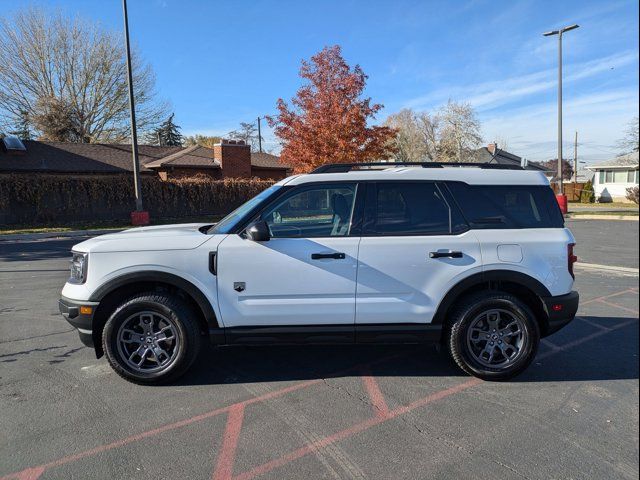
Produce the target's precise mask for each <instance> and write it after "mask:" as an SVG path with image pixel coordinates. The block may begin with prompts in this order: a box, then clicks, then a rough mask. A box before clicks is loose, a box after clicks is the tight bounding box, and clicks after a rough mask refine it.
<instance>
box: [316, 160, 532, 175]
mask: <svg viewBox="0 0 640 480" xmlns="http://www.w3.org/2000/svg"><path fill="white" fill-rule="evenodd" d="M361 167H384V168H395V167H422V168H444V167H474V168H481V169H488V170H524V168H522V166H520V165H501V164H498V163H472V162H459V163H445V162H373V163H328V164H326V165H321V166H319V167H318V168H316V169H315V170H313V171H312V172H311V173H312V174H315V173H346V172H350V171H351V170H358V169H360V168H361Z"/></svg>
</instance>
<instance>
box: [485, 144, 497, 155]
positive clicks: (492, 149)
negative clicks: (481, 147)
mask: <svg viewBox="0 0 640 480" xmlns="http://www.w3.org/2000/svg"><path fill="white" fill-rule="evenodd" d="M487 150H489V153H490V154H491V155H495V154H496V144H495V143H490V144H489V145H487Z"/></svg>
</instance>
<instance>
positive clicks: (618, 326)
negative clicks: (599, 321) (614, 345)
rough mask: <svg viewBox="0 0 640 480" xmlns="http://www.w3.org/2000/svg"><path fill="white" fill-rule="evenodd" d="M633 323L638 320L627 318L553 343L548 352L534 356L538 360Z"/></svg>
mask: <svg viewBox="0 0 640 480" xmlns="http://www.w3.org/2000/svg"><path fill="white" fill-rule="evenodd" d="M634 323H638V321H637V320H636V319H635V318H634V319H632V320H629V321H628V322H623V323H619V324H617V325H614V326H613V327H610V328H609V329H607V330H600V331H598V332H595V333H592V334H591V335H587V336H586V337H582V338H578V339H577V340H574V341H572V342H568V343H565V344H564V345H555V344H554V346H555V348H554V349H553V350H550V351H548V352H545V353H542V354H540V355H538V356H537V357H536V358H537V359H538V360H540V359H543V358H547V357H550V356H551V355H555V354H556V353H560V352H563V351H565V350H569V349H571V348H573V347H576V346H578V345H581V344H583V343H586V342H588V341H590V340H593V339H594V338H598V337H601V336H602V335H606V334H608V333H611V332H612V331H614V330H618V329H620V328H624V327H627V326H629V325H631V324H634Z"/></svg>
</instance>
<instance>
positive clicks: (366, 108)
mask: <svg viewBox="0 0 640 480" xmlns="http://www.w3.org/2000/svg"><path fill="white" fill-rule="evenodd" d="M300 76H301V77H302V78H303V79H304V80H306V83H305V84H304V85H303V86H302V87H301V88H300V89H299V90H298V92H297V94H296V96H295V97H294V98H293V99H292V100H291V103H292V104H293V106H292V107H290V106H289V105H288V104H287V103H286V102H285V101H284V100H282V99H281V98H280V99H278V105H277V107H278V111H279V114H278V115H277V116H276V117H275V118H269V119H268V120H269V124H270V125H271V127H273V128H274V129H275V134H276V135H277V136H278V137H279V138H280V140H281V141H282V152H281V154H280V158H281V161H282V163H284V164H287V165H291V166H292V167H293V171H294V173H304V172H309V171H311V170H313V169H314V168H316V167H318V166H320V165H323V164H325V163H356V162H371V161H376V160H380V159H386V158H388V157H389V155H390V154H391V153H392V150H391V149H392V147H391V142H390V140H391V139H392V138H393V137H394V135H395V131H394V130H393V129H391V128H389V127H383V126H368V125H367V121H368V120H369V119H373V118H374V117H375V114H376V113H377V112H378V111H379V110H380V109H381V108H382V107H383V106H382V105H381V104H378V103H376V104H371V99H370V98H361V95H362V92H363V90H364V87H365V84H366V80H367V75H365V73H364V72H363V71H362V69H361V68H360V66H359V65H356V66H355V67H354V68H351V67H350V66H349V65H348V64H347V63H346V62H345V60H344V58H343V57H342V52H341V49H340V47H339V46H337V45H336V46H333V47H325V48H324V49H323V50H322V51H321V52H319V53H317V54H316V55H314V56H313V57H311V61H306V60H303V61H302V67H301V68H300Z"/></svg>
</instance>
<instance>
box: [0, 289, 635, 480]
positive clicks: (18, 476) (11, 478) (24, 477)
mask: <svg viewBox="0 0 640 480" xmlns="http://www.w3.org/2000/svg"><path fill="white" fill-rule="evenodd" d="M626 293H634V294H636V293H637V289H626V290H623V291H620V292H616V293H613V294H610V295H605V296H602V297H598V298H593V299H590V300H586V301H584V302H582V305H586V304H589V303H593V302H599V301H602V300H607V299H610V298H613V297H616V296H619V295H624V294H626ZM605 303H607V304H609V303H610V302H605ZM611 306H613V307H619V308H623V309H626V307H621V306H620V305H616V304H613V303H611ZM634 313H636V314H637V313H638V312H637V311H634ZM634 322H636V320H631V321H629V322H624V323H622V324H618V325H615V326H613V327H610V329H609V330H602V331H599V332H596V333H594V334H591V335H588V336H586V337H583V338H580V339H578V340H575V341H573V342H569V343H567V344H565V345H562V346H558V347H557V348H556V349H554V350H552V351H550V352H546V353H545V354H542V355H540V356H539V357H538V358H546V357H548V356H550V355H553V354H556V353H558V352H561V351H564V350H568V349H570V348H573V347H575V346H577V345H580V344H582V343H584V342H587V341H589V340H592V339H593V338H597V337H599V336H601V335H605V334H607V333H609V332H610V331H611V330H616V329H619V328H623V327H625V326H627V325H630V324H632V323H634ZM403 355H404V354H403V353H401V354H396V355H390V356H388V357H385V358H382V359H378V360H375V361H373V362H370V363H368V364H366V365H367V366H369V368H370V366H371V365H375V364H379V363H383V362H386V361H389V360H391V359H393V358H396V357H400V356H403ZM362 368H363V366H362V365H360V366H354V367H350V368H348V369H346V370H344V371H342V372H337V373H335V374H333V376H339V375H343V374H345V373H347V372H350V371H354V370H356V371H357V370H358V369H362ZM363 381H364V382H365V388H366V389H367V392H368V394H369V396H370V397H371V399H372V402H373V403H374V405H376V406H378V407H379V406H380V405H384V406H383V407H382V408H383V410H382V411H386V412H387V413H386V414H385V415H384V416H382V415H377V416H375V417H373V418H371V419H369V420H366V421H365V422H362V423H360V424H357V425H354V426H352V427H350V428H348V429H345V430H342V431H341V432H338V433H336V434H334V435H331V436H329V437H325V438H324V439H321V440H319V441H317V442H313V443H312V444H310V445H311V446H313V445H315V447H312V450H310V451H313V450H316V449H318V448H322V446H323V445H324V444H325V443H323V442H328V443H326V445H329V444H331V443H335V442H337V441H339V440H340V439H342V438H347V437H348V436H351V435H354V434H355V433H358V432H359V431H362V430H365V429H367V428H370V427H372V426H374V425H377V424H379V423H382V422H384V421H387V420H390V419H392V418H395V417H396V416H398V415H402V414H404V413H406V412H408V411H411V410H413V409H415V408H418V407H419V406H422V405H426V404H427V403H431V402H432V401H436V400H438V399H440V398H444V397H447V396H449V395H452V394H453V393H457V391H452V392H451V393H449V390H455V389H456V388H458V387H464V388H462V389H466V388H470V387H471V386H474V385H475V384H478V383H481V381H480V380H478V379H471V380H469V381H468V382H465V383H463V384H461V385H459V386H458V387H452V388H451V389H447V390H443V391H441V392H438V393H435V394H433V395H430V396H428V397H425V398H423V399H421V400H418V401H416V402H413V403H411V404H409V405H407V406H405V407H399V408H397V409H395V410H391V411H389V410H388V407H386V403H384V404H380V403H377V404H376V402H379V401H380V399H382V401H383V402H384V397H383V396H382V393H381V392H380V390H379V387H378V386H377V382H376V381H375V379H373V377H370V379H369V380H363ZM321 382H322V379H314V380H308V381H304V382H300V383H297V384H294V385H291V386H289V387H285V388H282V389H279V390H275V391H272V392H269V393H266V394H264V395H259V396H257V397H253V398H250V399H247V400H243V401H241V402H237V403H234V404H232V405H228V406H226V407H221V408H218V409H215V410H211V411H210V412H206V413H203V414H200V415H196V416H194V417H191V418H187V419H184V420H180V421H178V422H174V423H171V424H167V425H164V426H162V427H158V428H155V429H152V430H148V431H146V432H142V433H139V434H136V435H131V436H129V437H126V438H124V439H121V440H116V441H114V442H112V443H109V444H106V445H101V446H98V447H95V448H92V449H90V450H85V451H83V452H80V453H76V454H73V455H69V456H66V457H62V458H60V459H58V460H54V461H52V462H48V463H45V464H42V465H39V466H36V467H29V468H26V469H24V470H21V471H19V472H15V473H12V474H9V475H5V476H3V477H0V480H37V479H38V478H39V477H40V476H41V475H42V474H43V473H44V472H45V471H46V470H48V469H50V468H54V467H58V466H61V465H64V464H67V463H71V462H75V461H77V460H80V459H82V458H85V457H89V456H92V455H95V454H98V453H101V452H104V451H108V450H111V449H114V448H118V447H121V446H124V445H127V444H129V443H132V442H136V441H139V440H143V439H145V438H148V437H151V436H153V435H158V434H160V433H163V432H166V431H170V430H174V429H177V428H180V427H183V426H186V425H190V424H192V423H196V422H200V421H202V420H205V419H207V418H211V417H214V416H216V415H220V414H222V413H225V412H230V411H231V410H232V409H233V410H235V414H234V415H236V416H237V415H238V411H240V410H241V411H242V413H243V412H244V409H245V407H246V406H248V405H252V404H254V403H259V402H263V401H266V400H269V399H271V398H276V397H278V396H282V395H286V394H287V393H290V392H293V391H296V390H300V389H303V388H307V387H310V386H312V385H316V384H318V383H321ZM467 384H470V385H468V386H467ZM376 389H377V392H376ZM376 399H377V400H376ZM230 417H231V415H230ZM234 422H235V421H234ZM241 423H242V422H241V421H240V426H241ZM227 428H230V427H229V420H228V421H227ZM233 431H234V430H233V429H231V430H230V436H231V440H229V441H228V444H229V446H228V447H227V449H228V450H229V451H232V455H228V456H227V457H226V459H225V460H224V461H223V465H224V469H221V471H224V472H228V475H229V476H228V477H222V478H230V475H231V473H232V470H233V462H230V463H231V467H230V468H228V467H227V466H226V464H227V463H229V460H233V458H234V456H235V449H236V447H237V440H238V439H237V438H236V439H235V444H234V442H233V441H232V440H233V435H231V433H233ZM348 432H352V433H348ZM239 433H240V430H238V436H239ZM232 445H233V448H231V446H232ZM306 448H310V447H309V446H307V447H302V448H301V449H298V450H296V451H294V452H291V454H288V455H287V456H285V457H282V458H281V459H277V460H274V461H273V462H282V461H283V459H284V458H288V457H289V456H290V455H294V454H295V452H302V451H303V450H304V449H306ZM223 450H224V442H223ZM308 453H309V452H307V453H302V454H301V455H299V456H297V457H295V455H294V458H293V460H295V459H296V458H300V456H304V455H307V454H308ZM220 461H221V460H220V459H219V460H218V463H220ZM289 461H292V460H289ZM289 461H287V462H284V463H281V464H282V465H284V464H286V463H288V462H289ZM270 463H272V462H268V463H267V464H264V465H268V464H270ZM264 465H263V466H261V467H264ZM277 466H278V465H276V466H274V467H273V468H276V467H277ZM261 467H256V468H261ZM273 468H270V469H269V470H272V469H273ZM254 470H256V469H252V470H250V471H249V472H245V473H244V474H241V476H239V477H238V478H244V477H242V475H248V474H249V473H250V472H253V471H254ZM269 470H267V471H269ZM216 471H218V466H216ZM214 474H215V473H214ZM225 474H227V473H225ZM257 475H259V473H258V474H257ZM254 476H255V475H254ZM247 478H253V477H247Z"/></svg>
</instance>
